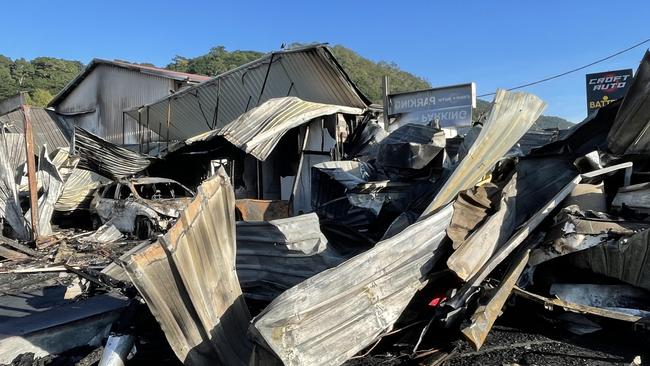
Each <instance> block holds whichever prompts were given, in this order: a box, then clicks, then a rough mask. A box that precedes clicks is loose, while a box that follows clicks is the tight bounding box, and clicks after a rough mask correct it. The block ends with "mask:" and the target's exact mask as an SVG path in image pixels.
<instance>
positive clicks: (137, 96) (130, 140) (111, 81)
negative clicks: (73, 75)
mask: <svg viewBox="0 0 650 366" xmlns="http://www.w3.org/2000/svg"><path fill="white" fill-rule="evenodd" d="M173 89H174V80H171V79H167V78H164V77H160V76H156V75H151V74H144V73H141V72H138V71H134V70H129V69H123V68H119V67H111V66H108V65H99V66H98V67H96V68H95V69H94V70H93V72H91V74H90V75H88V76H87V77H86V78H85V79H84V80H83V81H82V82H81V83H80V84H79V86H77V87H76V88H75V89H74V90H73V91H72V92H71V93H70V95H68V97H67V98H65V99H64V100H63V101H62V102H61V103H60V104H59V105H58V107H57V111H58V112H60V113H64V114H68V115H71V114H77V113H82V114H78V115H75V116H70V117H67V119H68V120H69V121H73V123H74V124H75V125H78V126H80V127H82V128H84V129H86V130H88V131H90V132H92V133H94V134H96V135H98V136H101V137H103V138H104V139H106V140H108V141H110V142H113V143H118V144H122V143H123V142H124V143H125V144H135V143H138V141H139V138H138V133H139V131H140V129H139V128H138V123H137V121H135V120H133V119H131V118H128V117H127V118H125V120H124V122H123V120H122V111H124V110H125V109H131V108H133V107H136V106H140V105H143V104H146V103H149V102H151V101H154V100H157V99H160V98H163V97H165V96H167V95H169V93H170V90H173ZM93 111H94V112H93ZM84 112H87V113H84ZM136 118H137V115H136ZM152 130H153V128H152ZM123 131H124V132H125V133H124V136H123Z"/></svg>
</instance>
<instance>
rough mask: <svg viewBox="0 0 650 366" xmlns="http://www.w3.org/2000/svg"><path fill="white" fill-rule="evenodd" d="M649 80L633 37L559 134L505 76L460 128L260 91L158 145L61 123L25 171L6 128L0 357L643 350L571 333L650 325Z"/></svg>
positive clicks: (410, 359)
mask: <svg viewBox="0 0 650 366" xmlns="http://www.w3.org/2000/svg"><path fill="white" fill-rule="evenodd" d="M270 67H271V66H269V69H270ZM328 67H336V65H334V66H332V65H330V66H328ZM267 75H268V72H267ZM337 75H339V74H337ZM341 75H344V73H343V74H341ZM218 78H219V77H218ZM218 78H217V79H218ZM215 80H216V79H215ZM341 80H343V81H345V79H341ZM339 81H340V80H339ZM301 82H303V83H304V82H305V81H304V80H303V81H301ZM345 82H346V83H347V81H345ZM265 83H266V80H265ZM344 84H345V83H344ZM201 85H204V84H199V87H204V86H201ZM291 85H293V84H291ZM345 85H348V84H345ZM350 90H352V91H355V90H356V89H354V88H352V89H350ZM350 90H347V91H350ZM262 91H263V90H262ZM648 93H650V53H648V54H646V56H645V57H644V59H643V60H642V62H641V65H640V67H639V70H638V71H637V74H636V76H635V78H634V81H633V84H632V86H631V88H630V89H629V91H628V93H627V94H626V96H625V97H624V98H623V99H622V100H619V101H616V102H613V103H611V104H608V105H606V106H605V107H603V108H601V109H599V110H598V111H596V112H595V113H593V114H591V115H590V116H589V117H588V118H587V119H585V120H584V121H583V122H581V123H579V124H577V125H575V126H573V127H572V128H570V129H568V130H563V131H558V130H555V131H534V130H531V127H532V126H533V123H534V122H535V121H536V120H537V118H538V117H539V116H540V115H541V113H542V111H543V110H544V108H545V106H546V105H545V103H544V102H543V101H542V100H540V99H539V98H537V97H536V96H534V95H531V94H528V93H523V92H510V91H505V90H497V92H496V94H495V97H494V100H493V102H492V107H491V110H490V112H489V113H488V114H487V116H485V118H484V119H481V120H480V121H477V122H476V123H475V124H474V125H473V126H471V128H468V129H465V131H461V130H460V129H449V128H445V127H443V128H440V126H437V125H436V123H427V124H412V123H400V121H399V119H397V120H394V121H388V118H384V117H385V116H382V113H381V110H379V109H377V108H372V107H371V106H368V107H367V108H366V109H365V110H364V109H361V108H358V103H359V101H360V100H363V99H364V98H357V99H354V100H355V102H354V103H355V104H354V105H349V106H341V105H335V104H332V103H331V102H328V101H324V103H317V102H316V101H305V100H302V99H301V98H299V97H296V96H291V97H273V98H270V99H268V100H266V101H263V100H262V98H261V96H262V94H263V93H260V94H259V95H260V98H259V99H260V100H259V102H258V105H257V106H255V107H252V108H250V109H248V110H247V111H246V112H245V113H242V114H240V115H239V117H237V118H235V119H234V120H232V122H231V123H228V124H226V125H225V126H216V124H215V125H213V126H209V127H210V128H209V129H208V130H207V131H204V132H202V133H200V134H197V135H196V136H193V137H189V138H185V139H183V138H178V139H177V140H176V141H175V142H171V141H168V142H167V143H168V146H167V147H166V148H165V149H164V151H161V150H163V149H162V148H161V144H158V145H156V147H155V149H156V150H155V154H157V156H153V155H154V152H153V151H154V150H151V151H150V153H151V154H146V153H142V152H136V151H133V150H132V149H128V148H127V147H125V146H117V145H116V144H114V143H111V142H109V141H107V140H105V139H103V138H101V137H100V136H97V135H96V134H93V133H91V132H89V131H87V130H85V129H83V128H82V127H80V126H74V127H70V126H68V127H69V130H68V131H73V132H72V135H74V138H72V139H71V141H70V146H69V148H68V149H67V150H66V147H65V146H62V147H60V146H56V147H57V149H55V150H54V152H52V153H48V149H47V147H46V146H44V147H42V148H41V151H40V152H38V154H37V153H34V154H33V155H34V157H35V159H36V160H37V161H38V169H37V174H36V177H37V179H36V181H34V182H32V181H28V179H27V177H26V174H25V171H26V168H24V166H26V165H29V164H30V163H29V159H27V158H26V157H25V155H24V154H23V155H20V156H17V155H16V154H15V153H13V152H14V151H17V149H16V148H15V146H22V145H16V144H24V140H25V137H24V136H22V135H18V134H16V133H8V132H6V131H5V130H3V133H2V135H1V137H2V141H0V201H1V202H0V203H1V205H0V214H1V215H2V219H3V220H2V221H3V224H4V229H3V233H2V234H3V235H2V237H0V257H2V258H3V260H2V261H1V262H0V288H2V295H1V296H0V305H2V306H0V316H1V317H2V319H3V321H2V322H0V328H2V331H1V332H0V364H12V363H13V364H20V365H24V364H37V363H38V362H40V364H49V363H53V362H57V361H56V360H57V359H58V360H59V361H58V362H63V363H72V364H99V365H124V364H136V363H139V362H140V363H144V362H155V363H159V364H160V363H163V364H167V363H169V364H174V363H177V362H181V363H183V364H187V365H214V364H222V365H282V364H284V365H341V364H348V365H357V364H403V363H412V364H426V365H442V364H449V365H454V364H469V363H472V364H522V363H529V364H543V363H544V362H545V361H544V357H541V356H540V355H542V354H546V356H545V357H548V359H547V361H549V360H553V361H552V362H559V363H565V362H566V361H567V359H563V358H562V357H560V356H558V354H557V353H556V354H552V350H553V349H556V350H563V351H562V352H565V353H564V355H565V357H569V358H570V357H578V358H579V359H580V360H582V361H584V362H582V361H580V362H579V363H580V364H601V363H598V362H600V361H602V362H603V363H602V364H606V363H608V362H609V363H620V364H630V363H632V364H641V360H642V359H644V358H645V357H646V355H647V348H643V346H640V347H637V346H636V345H634V344H631V343H630V344H628V346H629V347H630V349H629V352H630V353H629V355H631V356H630V357H628V354H627V353H626V354H625V355H624V356H620V355H621V353H619V354H618V355H619V356H620V357H619V358H617V359H615V360H614V359H611V360H610V359H607V357H610V356H611V355H612V353H608V352H606V351H604V350H603V349H599V350H597V351H594V352H592V353H591V354H590V352H587V351H584V349H578V350H576V349H573V348H571V347H572V346H571V342H573V341H576V340H578V341H576V342H577V343H579V342H580V339H582V340H585V339H591V338H585V337H590V336H591V335H594V334H596V335H597V334H599V333H604V334H620V337H621V339H630V338H639V339H638V340H639V342H641V344H642V345H643V344H646V343H644V342H647V341H645V339H646V333H645V332H647V330H648V324H649V323H648V320H649V319H650V268H649V266H650V174H649V173H648V172H649V170H648V169H649V168H650V157H649V156H648V149H649V148H650V137H649V136H650V134H649V133H648V129H647V127H648V123H649V122H648V121H649V120H650V107H649V106H650V103H649V102H648V100H650V98H648ZM165 103H170V104H171V101H169V102H165ZM179 103H180V102H179ZM152 105H157V106H158V107H157V108H160V104H152ZM147 108H148V107H147ZM170 108H174V107H170ZM182 108H186V106H183V107H182ZM197 108H198V107H197ZM146 110H147V122H146V123H147V126H148V124H149V123H150V118H154V117H153V116H152V117H150V116H149V113H148V111H149V109H146ZM158 114H159V115H160V116H164V114H161V113H158ZM167 118H169V116H168V117H167ZM215 121H217V120H216V117H215ZM387 122H388V123H387ZM197 128H199V127H197ZM167 129H170V126H169V125H167ZM183 132H184V131H182V130H180V129H179V130H177V131H176V132H175V133H176V134H177V135H178V137H183ZM16 135H18V136H16ZM146 145H147V147H149V143H148V142H147V144H146ZM142 148H143V147H142V146H140V149H142ZM32 188H34V189H35V191H34V192H32ZM31 193H35V194H36V196H34V197H38V204H37V209H38V216H37V217H36V220H35V219H34V218H32V216H31V214H30V211H29V210H31V208H30V209H29V210H28V207H29V206H30V203H31V202H30V201H29V197H30V194H31ZM32 207H33V206H32ZM34 224H36V225H34ZM147 319H148V321H147ZM154 319H155V321H154ZM536 327H537V328H539V327H541V328H542V329H546V328H547V329H552V332H551V331H550V330H549V331H545V333H544V334H545V335H543V336H542V335H539V334H541V333H534V334H536V335H534V336H532V335H531V336H530V337H531V339H526V340H525V341H522V342H523V343H518V342H517V341H515V340H513V339H515V338H516V337H515V335H514V334H515V333H516V332H518V331H517V329H522V330H521V332H524V330H523V329H526V330H527V331H531V329H537V328H536ZM608 332H609V333H608ZM152 333H157V334H158V337H157V338H156V337H155V336H153V337H152V336H151V334H152ZM551 333H552V334H555V335H550V334H551ZM558 334H559V335H558ZM509 337H510V338H509ZM513 337H514V338H513ZM558 337H559V338H558ZM571 337H573V338H571ZM581 337H583V338H581ZM567 339H568V340H569V341H567ZM499 340H501V342H502V343H501V344H498V343H496V342H498V341H499ZM495 344H496V345H495ZM646 345H647V344H646ZM583 346H584V344H583ZM486 347H487V348H488V349H491V350H492V351H481V350H482V349H485V348H486ZM152 348H153V349H159V350H160V351H159V352H158V354H156V353H157V352H156V351H152ZM163 350H164V351H163ZM495 350H496V351H495ZM499 350H501V351H503V354H502V355H501V356H500V357H501V358H499V357H496V356H495V355H498V354H499V352H501V351H499ZM627 351H628V350H626V351H625V352H627ZM495 352H496V353H495ZM558 352H559V351H558ZM172 353H173V355H175V358H173V357H172V356H170V355H171V354H172ZM594 355H597V357H596V356H594ZM493 356H494V357H496V358H495V359H490V358H489V357H493ZM632 356H634V357H632ZM170 357H171V358H170ZM540 357H541V358H540ZM590 357H595V358H592V359H590ZM596 358H598V359H596ZM558 360H559V361H558ZM610 361H611V362H610ZM549 362H551V361H549ZM567 363H568V362H567Z"/></svg>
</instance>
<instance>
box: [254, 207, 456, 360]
mask: <svg viewBox="0 0 650 366" xmlns="http://www.w3.org/2000/svg"><path fill="white" fill-rule="evenodd" d="M452 212H453V208H452V206H451V205H447V206H446V207H445V208H443V209H441V210H440V211H438V213H436V214H435V215H431V216H429V217H428V218H426V219H425V220H422V221H420V222H417V223H415V224H413V225H411V226H409V227H408V228H406V229H405V230H404V231H402V232H400V233H399V234H397V235H395V236H393V237H392V238H390V239H386V240H383V241H381V242H379V243H377V245H375V247H374V248H372V249H370V250H368V251H366V252H364V253H362V254H359V255H357V256H356V257H354V258H352V259H350V260H348V261H346V262H344V263H342V264H340V265H339V266H337V267H336V268H333V269H330V270H327V271H324V272H321V273H319V274H317V275H315V276H314V277H311V278H309V279H307V280H305V281H304V282H301V283H300V284H298V285H296V286H294V287H292V288H290V289H289V290H287V291H285V292H284V293H282V294H281V295H280V296H278V297H277V298H276V299H275V300H274V301H273V302H272V303H271V304H270V305H269V306H268V307H266V309H264V310H263V311H262V313H261V314H260V315H258V316H257V317H256V318H255V321H254V323H253V327H252V328H251V330H252V331H254V332H255V336H256V341H259V342H262V343H263V344H264V343H265V346H266V347H268V348H269V349H271V350H272V351H273V352H274V353H275V354H276V355H277V356H278V357H279V358H280V359H281V360H282V362H284V364H285V365H312V366H317V365H339V364H342V363H343V362H345V361H346V360H347V359H349V358H350V357H352V356H354V355H355V354H356V353H357V352H359V351H361V350H362V349H364V348H366V347H367V346H368V345H370V344H371V343H372V342H373V341H374V340H375V339H377V337H379V336H380V335H381V334H382V333H383V332H386V331H389V330H390V329H391V327H392V325H393V324H394V323H395V321H396V320H397V319H398V318H399V316H400V314H401V313H402V311H403V310H404V309H405V308H406V306H407V305H408V303H409V302H410V301H411V298H412V297H413V295H414V294H415V293H416V292H417V291H418V289H419V288H420V287H421V286H422V281H423V276H424V275H423V274H425V273H428V272H429V271H430V270H431V268H432V267H433V265H434V263H435V262H436V260H437V259H438V257H439V255H437V254H436V251H437V249H438V246H439V245H440V242H441V241H442V239H443V238H444V237H445V228H446V227H447V225H448V224H449V221H450V220H451V216H452Z"/></svg>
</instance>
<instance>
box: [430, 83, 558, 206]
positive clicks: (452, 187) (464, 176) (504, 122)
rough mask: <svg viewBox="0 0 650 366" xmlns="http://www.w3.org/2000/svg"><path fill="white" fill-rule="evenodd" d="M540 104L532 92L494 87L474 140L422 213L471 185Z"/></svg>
mask: <svg viewBox="0 0 650 366" xmlns="http://www.w3.org/2000/svg"><path fill="white" fill-rule="evenodd" d="M544 108H546V103H544V102H543V101H542V100H541V99H539V98H538V97H536V96H534V95H532V94H528V93H521V92H508V91H505V90H502V89H499V90H497V93H496V96H495V97H494V102H493V103H492V109H491V110H490V114H489V115H488V117H487V120H486V121H485V124H484V126H483V128H482V129H481V132H480V133H479V135H478V137H477V138H476V141H474V143H473V144H472V146H471V147H470V149H469V151H468V152H467V156H465V158H464V159H463V160H462V161H461V163H460V165H459V166H458V167H457V168H456V170H454V172H453V174H452V175H451V177H449V179H448V180H447V181H446V182H445V184H444V185H443V187H442V189H440V191H439V192H438V194H437V195H436V197H435V198H434V199H433V201H432V202H431V204H429V207H427V208H426V210H425V211H424V213H423V214H422V215H426V214H429V213H431V212H433V211H435V210H436V209H438V208H439V207H442V206H444V205H446V204H447V203H449V202H450V201H451V200H452V199H453V198H454V197H455V196H456V195H457V194H458V192H460V191H462V190H465V189H468V188H471V187H473V186H474V184H475V183H476V182H478V181H479V180H480V179H481V177H483V176H484V175H485V174H486V173H487V172H488V170H489V169H491V168H492V167H493V166H494V164H496V163H497V161H498V160H499V159H500V158H501V157H503V155H504V154H505V153H506V152H508V150H509V149H510V148H511V147H512V146H513V145H514V144H515V143H516V142H517V141H519V139H521V137H522V136H523V135H524V134H525V133H526V131H528V129H530V127H531V126H532V125H533V123H534V122H535V121H536V120H537V118H538V117H539V115H540V114H542V111H543V110H544Z"/></svg>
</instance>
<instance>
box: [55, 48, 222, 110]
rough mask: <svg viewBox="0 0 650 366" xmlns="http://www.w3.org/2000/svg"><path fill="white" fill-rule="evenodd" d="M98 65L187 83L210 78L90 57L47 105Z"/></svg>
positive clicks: (61, 98)
mask: <svg viewBox="0 0 650 366" xmlns="http://www.w3.org/2000/svg"><path fill="white" fill-rule="evenodd" d="M100 65H107V66H113V67H117V68H121V69H125V70H129V71H134V72H138V73H142V74H146V75H154V76H162V77H165V78H168V79H173V80H178V81H187V82H189V83H201V82H204V81H207V80H210V77H209V76H204V75H197V74H190V73H186V72H179V71H173V70H167V69H161V68H159V67H153V66H145V65H138V64H132V63H128V62H123V61H110V60H103V59H99V58H95V59H92V60H91V61H90V63H88V65H86V67H84V69H83V70H81V72H80V73H79V75H77V76H76V77H75V78H74V79H72V80H71V81H70V82H69V83H68V84H67V85H66V86H65V87H64V88H63V89H62V90H61V91H60V92H59V93H58V94H57V95H55V96H54V98H52V101H50V104H49V106H50V107H54V106H57V105H59V103H61V101H62V100H63V99H64V98H66V97H67V96H68V95H70V93H72V91H73V90H74V89H75V88H76V87H77V86H79V84H81V82H82V81H84V80H85V79H86V77H88V75H89V74H90V73H91V72H92V71H93V70H94V69H95V68H96V67H98V66H100Z"/></svg>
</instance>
